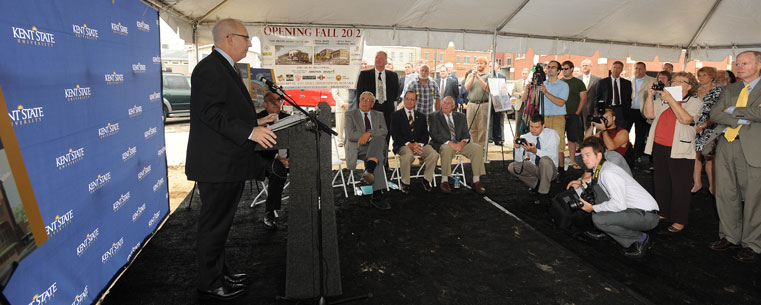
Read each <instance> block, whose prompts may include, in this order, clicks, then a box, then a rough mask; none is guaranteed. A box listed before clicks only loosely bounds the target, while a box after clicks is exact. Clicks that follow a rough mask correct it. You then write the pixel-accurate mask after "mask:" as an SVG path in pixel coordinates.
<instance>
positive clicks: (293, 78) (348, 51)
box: [253, 26, 364, 89]
mask: <svg viewBox="0 0 761 305" xmlns="http://www.w3.org/2000/svg"><path fill="white" fill-rule="evenodd" d="M253 32H254V33H253V34H254V35H256V36H258V37H259V39H260V41H261V43H262V67H263V68H269V69H273V70H274V72H275V74H274V75H273V76H274V78H275V81H276V82H277V84H278V85H279V86H283V88H285V89H309V88H334V89H347V88H354V87H356V82H357V75H358V71H359V68H360V65H361V63H362V41H363V40H362V37H363V35H364V33H363V30H362V29H357V28H328V27H297V26H263V27H258V28H256V29H254V31H253Z"/></svg>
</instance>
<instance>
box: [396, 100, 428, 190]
mask: <svg viewBox="0 0 761 305" xmlns="http://www.w3.org/2000/svg"><path fill="white" fill-rule="evenodd" d="M403 102H404V108H402V109H400V110H397V111H395V112H394V113H393V114H392V115H391V137H393V138H394V153H395V154H398V155H399V159H400V162H399V163H400V164H399V168H400V169H401V172H402V173H401V175H402V185H400V186H399V190H401V191H402V193H405V194H409V193H410V167H412V161H413V160H415V156H421V157H422V158H423V162H425V164H426V166H425V172H424V174H423V176H424V180H423V189H425V191H426V192H430V191H431V190H433V185H432V184H431V183H432V182H433V172H434V170H435V169H436V162H438V159H439V153H437V152H436V150H434V149H433V147H431V145H426V144H428V140H429V136H428V123H426V118H425V115H423V114H422V113H421V112H419V111H415V105H416V104H417V93H416V92H415V91H407V92H405V93H404V100H403Z"/></svg>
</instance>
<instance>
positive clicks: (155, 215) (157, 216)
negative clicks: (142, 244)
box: [148, 211, 161, 228]
mask: <svg viewBox="0 0 761 305" xmlns="http://www.w3.org/2000/svg"><path fill="white" fill-rule="evenodd" d="M159 215H161V212H160V211H156V213H153V216H152V217H151V220H148V227H149V228H151V227H153V225H154V224H156V220H159Z"/></svg>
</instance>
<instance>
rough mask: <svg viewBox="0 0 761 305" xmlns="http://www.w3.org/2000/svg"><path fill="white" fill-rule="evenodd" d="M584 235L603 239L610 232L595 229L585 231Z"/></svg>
mask: <svg viewBox="0 0 761 305" xmlns="http://www.w3.org/2000/svg"><path fill="white" fill-rule="evenodd" d="M584 236H586V237H589V238H591V239H595V240H603V239H605V238H607V237H608V234H605V232H603V231H600V230H596V229H595V230H588V231H584Z"/></svg>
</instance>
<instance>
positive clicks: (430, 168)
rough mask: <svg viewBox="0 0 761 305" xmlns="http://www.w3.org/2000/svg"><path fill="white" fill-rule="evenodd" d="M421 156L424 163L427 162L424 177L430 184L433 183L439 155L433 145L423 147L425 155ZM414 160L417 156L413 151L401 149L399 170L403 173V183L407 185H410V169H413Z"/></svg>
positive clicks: (405, 147) (404, 147)
mask: <svg viewBox="0 0 761 305" xmlns="http://www.w3.org/2000/svg"><path fill="white" fill-rule="evenodd" d="M420 156H421V157H422V160H423V162H425V170H424V171H423V177H424V178H425V180H427V181H428V182H431V183H433V173H434V171H435V170H436V163H437V162H438V161H439V153H437V152H436V151H435V150H433V147H431V145H426V146H423V154H422V155H420ZM413 160H415V154H414V153H413V152H412V149H410V148H409V147H407V146H402V147H401V148H400V149H399V169H400V170H401V172H402V182H403V183H404V184H407V185H409V184H410V167H412V161H413ZM421 165H422V164H421Z"/></svg>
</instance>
